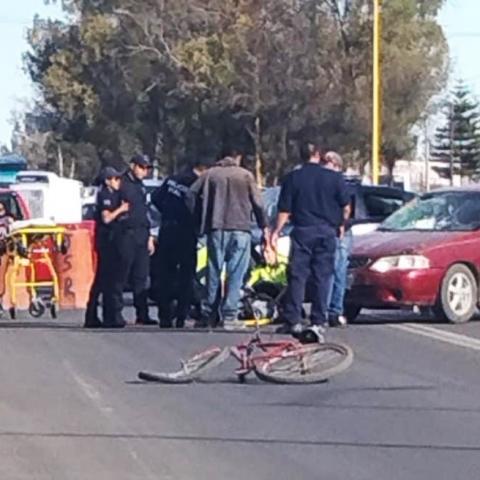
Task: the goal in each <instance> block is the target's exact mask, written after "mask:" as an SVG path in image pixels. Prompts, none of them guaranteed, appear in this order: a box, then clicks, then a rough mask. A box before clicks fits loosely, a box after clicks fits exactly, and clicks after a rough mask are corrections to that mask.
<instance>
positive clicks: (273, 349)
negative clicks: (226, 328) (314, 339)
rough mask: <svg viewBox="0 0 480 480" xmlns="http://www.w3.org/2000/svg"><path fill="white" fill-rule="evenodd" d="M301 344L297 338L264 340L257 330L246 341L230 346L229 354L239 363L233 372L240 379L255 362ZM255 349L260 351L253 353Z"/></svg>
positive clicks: (257, 362)
mask: <svg viewBox="0 0 480 480" xmlns="http://www.w3.org/2000/svg"><path fill="white" fill-rule="evenodd" d="M301 346H302V344H301V343H300V342H298V341H297V340H276V341H269V342H264V341H263V340H262V338H261V336H260V333H259V332H257V333H256V334H255V335H254V336H253V337H252V338H251V339H250V340H249V341H248V342H247V343H241V344H239V345H236V346H234V347H231V348H230V355H231V356H232V357H234V358H235V359H236V360H237V361H238V362H239V363H240V367H239V368H237V369H236V370H235V373H236V374H237V375H238V376H239V378H240V380H242V379H243V378H244V377H245V376H246V375H248V374H249V373H251V372H253V371H254V370H255V369H256V366H257V364H261V363H265V362H268V361H270V360H271V359H272V358H277V357H281V356H283V354H284V352H285V351H292V350H297V349H298V348H299V347H301ZM256 351H260V352H262V353H260V354H255V352H256Z"/></svg>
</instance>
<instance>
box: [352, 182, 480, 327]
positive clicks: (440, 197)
mask: <svg viewBox="0 0 480 480" xmlns="http://www.w3.org/2000/svg"><path fill="white" fill-rule="evenodd" d="M479 280H480V186H474V187H465V188H458V189H453V188H452V189H445V190H439V191H436V192H432V193H428V194H425V195H423V196H421V197H418V198H416V199H415V200H413V201H411V202H410V203H408V204H407V205H405V206H404V207H402V208H401V209H400V210H398V211H397V212H395V213H394V214H393V215H391V216H390V217H388V218H387V219H386V220H385V221H384V222H383V223H382V224H381V226H380V227H379V229H378V230H377V231H376V232H374V233H372V234H369V235H365V236H362V237H359V238H358V239H355V243H354V248H353V252H352V256H351V257H350V267H349V278H348V286H349V291H348V293H347V297H346V314H347V316H348V317H349V319H350V320H354V319H355V317H356V316H357V315H358V314H359V313H360V310H361V309H362V308H369V309H391V308H394V309H395V308H412V307H414V306H417V307H419V308H420V309H423V308H433V310H434V312H435V314H436V315H439V316H441V317H442V318H444V319H445V320H448V321H450V322H452V323H463V322H468V321H469V320H470V319H471V318H472V317H473V315H474V314H475V312H476V308H477V305H478V304H479Z"/></svg>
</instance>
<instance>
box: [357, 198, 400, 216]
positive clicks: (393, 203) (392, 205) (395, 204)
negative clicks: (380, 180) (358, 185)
mask: <svg viewBox="0 0 480 480" xmlns="http://www.w3.org/2000/svg"><path fill="white" fill-rule="evenodd" d="M364 202H365V208H366V210H367V216H368V217H371V218H375V217H377V218H378V217H380V218H386V217H388V216H389V215H391V214H392V213H393V212H396V211H397V210H398V209H399V208H400V207H402V206H403V205H404V203H405V201H404V200H403V199H402V198H399V197H398V196H393V195H391V196H390V195H388V194H383V193H367V194H365V196H364Z"/></svg>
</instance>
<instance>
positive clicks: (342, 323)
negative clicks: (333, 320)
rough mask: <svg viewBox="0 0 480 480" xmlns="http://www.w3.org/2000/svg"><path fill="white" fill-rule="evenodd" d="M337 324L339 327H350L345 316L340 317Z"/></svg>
mask: <svg viewBox="0 0 480 480" xmlns="http://www.w3.org/2000/svg"><path fill="white" fill-rule="evenodd" d="M337 322H338V326H339V327H346V326H347V325H348V321H347V317H346V316H345V315H339V316H338V318H337Z"/></svg>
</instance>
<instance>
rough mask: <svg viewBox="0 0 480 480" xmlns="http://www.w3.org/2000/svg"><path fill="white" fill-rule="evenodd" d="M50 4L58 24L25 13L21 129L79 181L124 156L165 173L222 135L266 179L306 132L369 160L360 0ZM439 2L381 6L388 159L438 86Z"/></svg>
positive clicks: (442, 68)
mask: <svg viewBox="0 0 480 480" xmlns="http://www.w3.org/2000/svg"><path fill="white" fill-rule="evenodd" d="M62 3H63V5H64V7H65V8H66V9H67V11H68V12H69V13H70V14H71V16H70V19H71V21H70V23H65V24H62V23H60V22H45V21H42V20H40V19H37V20H36V21H35V23H34V26H33V28H32V29H31V32H30V36H29V39H30V44H31V51H30V52H29V53H28V54H27V55H26V66H27V68H28V71H29V72H30V76H31V78H32V80H33V82H34V83H35V84H36V86H37V88H38V91H39V93H40V98H39V102H38V105H37V106H36V107H35V109H34V112H33V115H30V116H29V122H28V124H29V126H28V130H29V131H30V132H36V134H37V133H39V134H41V135H43V134H47V133H48V139H49V141H48V142H46V145H47V146H48V150H49V153H48V155H46V156H47V157H48V158H50V159H51V160H49V161H50V162H52V160H54V159H55V158H57V159H58V152H59V151H61V152H62V158H63V159H64V162H63V163H64V164H65V165H66V166H68V169H69V170H72V168H73V167H75V168H74V170H75V171H76V172H77V175H78V176H79V177H80V178H82V179H86V180H87V179H88V178H91V177H93V176H94V174H95V170H96V169H97V168H98V167H99V166H100V165H102V164H105V163H115V164H117V166H121V165H122V164H123V163H124V162H125V160H126V159H128V157H129V156H130V155H131V154H132V153H133V152H134V151H135V150H143V151H145V152H146V153H148V154H149V155H151V156H152V157H153V158H155V159H156V160H157V162H158V164H159V167H160V168H161V170H162V171H164V172H165V173H167V172H169V171H172V170H175V169H177V168H178V167H179V166H180V165H181V163H182V162H183V161H184V158H186V157H196V156H210V157H216V156H218V155H220V152H221V151H222V149H223V147H225V146H226V145H229V144H232V143H235V144H236V145H238V144H240V145H241V146H243V148H244V149H245V150H247V151H248V152H249V153H250V154H251V155H252V156H253V157H255V158H256V160H257V162H256V163H257V167H260V165H261V166H262V167H263V168H262V170H263V172H262V173H263V174H264V175H265V177H266V180H267V182H269V183H274V182H275V181H276V180H277V179H278V178H279V177H280V176H281V175H282V174H283V173H284V172H285V171H286V170H288V169H289V168H291V165H292V164H294V163H296V162H298V147H299V145H300V144H301V143H303V142H304V141H305V140H308V139H310V138H312V137H315V138H316V139H317V140H319V141H322V142H323V143H324V145H325V146H326V147H329V148H333V149H337V150H340V151H341V152H342V153H344V154H346V155H345V156H346V157H347V159H348V160H349V161H350V162H351V163H354V164H356V165H358V166H360V167H363V165H364V164H365V163H366V162H367V161H368V159H369V157H370V138H371V50H372V48H371V46H372V35H371V32H372V16H371V13H372V12H371V1H370V0H265V1H262V2H259V1H258V0H142V2H139V1H138V0H96V1H95V2H91V1H87V0H63V2H62ZM442 3H443V0H389V1H388V2H385V4H384V17H385V29H384V58H383V71H384V98H385V106H384V112H383V113H384V119H385V124H384V144H383V153H384V157H385V160H386V162H387V163H388V165H389V167H392V166H393V164H394V161H395V160H396V159H397V158H400V157H402V156H403V155H406V154H408V152H409V150H410V147H411V144H412V134H411V129H412V126H413V125H415V123H416V122H417V121H418V119H419V118H420V116H421V113H422V111H423V110H424V108H425V105H426V104H427V102H428V100H429V99H430V98H431V97H432V96H433V95H435V94H437V93H438V92H439V91H440V90H441V89H442V88H443V84H444V81H445V73H446V66H447V65H446V60H447V49H446V42H445V38H444V36H443V32H442V29H441V27H440V26H439V25H438V23H437V18H436V15H437V13H438V9H439V7H440V6H441V4H442ZM42 138H43V137H42ZM86 152H88V153H86ZM61 163H62V162H58V161H53V162H52V163H51V164H52V165H60V164H61ZM257 171H258V172H259V173H260V168H257Z"/></svg>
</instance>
